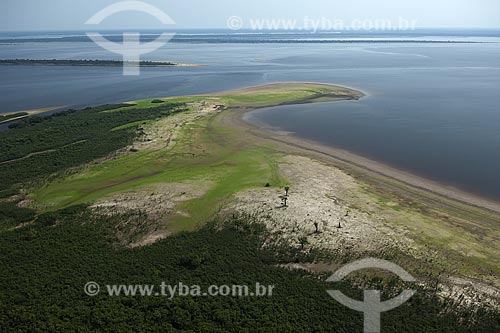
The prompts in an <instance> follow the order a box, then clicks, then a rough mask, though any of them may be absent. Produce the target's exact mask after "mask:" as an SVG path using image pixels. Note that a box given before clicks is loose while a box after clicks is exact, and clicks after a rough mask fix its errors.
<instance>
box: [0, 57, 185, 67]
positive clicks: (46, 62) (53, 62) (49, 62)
mask: <svg viewBox="0 0 500 333" xmlns="http://www.w3.org/2000/svg"><path fill="white" fill-rule="evenodd" d="M0 65H31V66H36V65H38V66H106V67H108V66H112V67H117V66H123V61H118V60H68V59H66V60H65V59H7V60H0ZM176 65H177V64H175V63H173V62H167V61H140V62H139V66H142V67H155V66H176Z"/></svg>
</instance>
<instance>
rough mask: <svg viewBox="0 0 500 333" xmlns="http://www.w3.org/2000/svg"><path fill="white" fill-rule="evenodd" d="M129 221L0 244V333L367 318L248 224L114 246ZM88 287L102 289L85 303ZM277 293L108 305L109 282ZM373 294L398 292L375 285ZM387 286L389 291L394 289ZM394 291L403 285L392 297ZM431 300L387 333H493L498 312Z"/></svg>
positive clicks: (340, 326)
mask: <svg viewBox="0 0 500 333" xmlns="http://www.w3.org/2000/svg"><path fill="white" fill-rule="evenodd" d="M128 218H129V216H125V215H117V216H107V217H102V216H101V217H99V216H95V215H93V214H91V213H90V212H89V211H88V210H87V209H85V207H84V206H76V207H72V208H70V209H65V210H62V211H58V212H52V213H47V214H44V215H41V216H40V217H38V219H37V221H36V223H34V224H33V225H31V226H29V227H25V228H22V229H20V230H16V231H10V232H3V233H2V234H1V237H0V247H1V248H2V251H1V252H0V331H2V332H14V331H30V332H34V331H42V332H47V331H58V332H61V331H80V332H152V331H162V332H172V331H191V332H263V331H268V332H300V331H307V332H310V331H316V332H331V331H338V332H361V331H362V325H363V319H362V315H361V313H358V312H355V311H352V310H349V309H348V308H346V307H344V306H342V305H340V304H339V303H337V302H335V301H334V300H333V299H332V298H330V296H328V294H327V293H326V290H328V289H340V290H342V291H343V292H344V293H346V294H349V295H351V296H352V297H356V298H357V299H362V295H361V292H360V290H357V289H356V288H352V287H350V286H349V284H347V283H341V284H335V285H329V284H326V283H324V282H322V281H324V277H322V276H318V275H316V274H312V273H308V272H306V271H303V270H289V269H284V268H279V267H277V265H278V264H280V263H288V262H301V261H304V260H307V261H309V260H311V258H310V256H311V255H314V254H311V255H309V256H304V255H303V254H302V252H300V251H298V250H297V249H290V248H287V247H282V246H275V247H262V244H263V243H264V242H265V241H266V239H267V238H268V237H269V235H267V234H266V232H265V230H264V229H263V228H262V227H261V226H259V225H257V224H254V223H252V219H251V218H249V217H236V218H233V219H231V220H228V221H226V223H224V224H221V223H218V224H213V223H210V224H208V225H206V226H205V227H204V228H202V229H200V230H198V231H196V232H192V233H180V234H178V235H175V236H172V237H170V238H168V239H165V240H163V241H160V242H158V243H156V244H154V245H152V246H149V247H146V248H139V249H126V248H120V247H117V246H116V243H115V242H116V239H115V237H114V233H115V231H116V229H117V228H119V226H120V225H121V223H122V221H123V220H127V219H128ZM89 281H95V282H97V283H99V284H100V285H101V293H100V294H99V295H98V296H96V297H89V296H87V295H85V294H84V291H83V287H84V285H85V284H86V283H87V282H89ZM161 282H165V283H167V284H172V285H177V284H178V283H180V282H182V283H183V284H184V285H199V286H200V287H201V288H202V290H206V288H207V287H208V286H210V285H232V284H239V285H248V286H250V287H252V286H254V285H255V283H256V282H259V283H260V284H262V285H275V289H274V291H273V296H272V297H247V298H238V297H192V296H188V297H174V298H173V299H172V300H169V299H168V298H165V297H154V296H153V297H140V296H136V297H132V296H129V297H127V296H120V297H110V296H108V295H107V294H106V288H105V286H106V285H108V284H132V285H135V284H141V285H142V284H148V285H156V286H158V285H160V284H161ZM370 283H371V284H372V285H373V286H379V285H381V284H384V285H386V286H389V285H391V284H393V283H394V281H392V280H391V279H390V278H388V279H386V280H384V281H381V280H377V279H373V280H372V281H371V282H370ZM389 289H390V288H389ZM394 289H395V290H396V289H398V288H396V287H395V288H394ZM451 306H452V304H443V303H441V302H440V301H439V300H438V299H436V298H435V297H434V296H432V295H429V294H426V293H425V292H418V293H417V295H416V296H415V297H414V298H412V299H411V300H410V302H408V303H406V304H405V305H403V306H402V307H400V308H398V309H396V310H394V311H391V312H388V313H384V314H383V315H382V325H383V329H384V332H461V333H465V332H475V333H477V332H492V328H494V327H497V328H498V327H499V325H500V323H499V319H498V316H497V317H495V316H494V315H493V314H491V313H487V312H482V313H469V312H467V311H460V310H457V311H456V312H449V311H443V309H446V308H449V307H451Z"/></svg>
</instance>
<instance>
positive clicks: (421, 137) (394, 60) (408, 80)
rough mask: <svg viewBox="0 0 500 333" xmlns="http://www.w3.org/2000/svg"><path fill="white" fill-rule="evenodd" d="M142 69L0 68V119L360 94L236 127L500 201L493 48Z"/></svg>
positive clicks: (358, 52)
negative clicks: (194, 98)
mask: <svg viewBox="0 0 500 333" xmlns="http://www.w3.org/2000/svg"><path fill="white" fill-rule="evenodd" d="M0 58H4V59H10V58H45V59H47V58H49V59H50V58H59V59H116V57H115V56H114V55H111V54H109V53H107V52H106V51H103V50H101V49H100V48H99V47H97V46H95V45H93V44H91V43H84V42H65V43H58V42H53V43H36V42H33V43H21V44H2V45H0ZM146 58H147V60H168V61H177V62H183V63H199V64H206V65H207V66H204V67H190V68H187V67H180V68H145V69H142V75H141V76H139V77H123V76H122V75H121V69H120V68H104V67H101V68H99V67H42V66H40V67H39V66H36V67H31V66H0V89H1V94H0V105H1V109H0V113H1V112H10V111H17V110H25V109H34V108H42V107H51V106H58V105H67V106H71V107H84V106H88V105H97V104H103V103H112V102H120V101H128V100H134V99H141V98H150V97H158V96H173V95H180V94H194V93H209V92H215V91H220V90H224V89H233V88H238V87H244V86H249V85H255V84H263V83H271V82H279V81H315V82H324V83H335V84H343V85H347V86H351V87H354V88H357V89H360V90H362V91H364V92H365V93H366V94H367V97H365V98H363V99H361V100H360V101H348V102H337V103H324V104H315V105H298V106H283V107H274V108H268V109H262V110H258V111H254V112H252V113H251V114H249V115H248V117H247V118H248V120H249V121H251V122H255V123H258V124H262V125H264V126H270V127H275V128H280V129H283V130H286V131H291V132H294V133H295V134H296V135H299V136H303V137H305V138H308V139H313V140H316V141H319V142H321V143H324V144H328V145H332V146H336V147H341V148H344V149H347V150H350V151H352V152H354V153H358V154H360V155H363V156H366V157H369V158H372V159H375V160H380V161H382V162H385V163H388V164H390V165H393V166H395V167H399V168H401V169H405V170H410V171H412V172H414V173H417V174H419V175H423V176H425V177H428V178H431V179H434V180H438V181H440V182H443V183H446V184H449V185H453V186H456V187H459V188H462V189H464V190H467V191H470V192H475V193H479V194H482V195H484V196H488V197H491V198H495V199H498V200H500V172H499V170H500V93H499V87H500V44H498V43H488V44H424V43H422V44H420V43H400V44H380V43H377V44H372V43H352V44H214V43H210V44H203V43H202V44H182V43H172V44H168V45H167V46H166V47H165V48H163V49H161V50H159V51H157V52H155V53H153V54H151V55H150V56H149V57H146Z"/></svg>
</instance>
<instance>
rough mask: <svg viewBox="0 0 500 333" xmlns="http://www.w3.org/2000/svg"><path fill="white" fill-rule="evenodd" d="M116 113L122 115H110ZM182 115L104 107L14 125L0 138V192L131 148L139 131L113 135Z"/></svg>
mask: <svg viewBox="0 0 500 333" xmlns="http://www.w3.org/2000/svg"><path fill="white" fill-rule="evenodd" d="M117 109H120V112H116V113H113V112H111V113H110V112H106V111H110V110H117ZM183 110H184V109H183V108H182V106H181V105H179V104H172V103H169V104H165V105H162V106H160V107H153V108H149V109H147V111H144V110H142V109H137V108H134V106H133V105H130V104H118V105H105V106H100V107H95V108H87V109H85V110H79V111H76V110H68V111H64V112H61V113H57V114H54V115H51V116H33V117H30V118H27V119H25V120H23V121H20V122H17V123H14V124H11V125H10V128H11V130H10V131H4V132H1V133H0V146H1V147H2V150H1V152H0V184H2V188H1V190H5V189H8V188H11V187H16V186H17V187H18V186H26V185H29V184H31V183H32V182H33V181H36V180H40V179H47V177H48V176H50V175H53V174H54V173H58V172H62V171H64V170H67V169H68V168H71V167H75V166H79V165H81V164H83V163H87V162H90V161H92V160H95V159H97V158H100V157H104V156H106V155H108V154H109V153H111V152H114V151H116V150H118V149H120V148H123V147H125V146H127V145H129V144H131V143H132V140H133V139H134V138H135V137H136V136H137V135H138V131H137V126H135V127H124V128H123V129H121V130H112V129H114V128H115V129H116V128H117V127H118V126H122V125H125V124H129V123H134V122H137V121H139V120H141V121H147V120H152V119H158V118H160V117H164V116H168V115H170V114H174V113H176V112H181V111H183Z"/></svg>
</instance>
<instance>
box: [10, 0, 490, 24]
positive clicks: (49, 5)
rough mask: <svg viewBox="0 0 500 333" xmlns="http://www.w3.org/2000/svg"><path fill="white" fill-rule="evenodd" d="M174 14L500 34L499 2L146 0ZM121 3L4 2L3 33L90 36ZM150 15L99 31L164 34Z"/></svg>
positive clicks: (121, 17) (211, 20) (125, 16)
mask: <svg viewBox="0 0 500 333" xmlns="http://www.w3.org/2000/svg"><path fill="white" fill-rule="evenodd" d="M143 1H144V2H147V3H149V4H151V5H154V6H156V7H157V8H159V9H161V10H162V11H163V12H165V13H166V14H168V15H169V16H170V17H171V18H172V19H173V20H174V21H175V22H176V25H175V27H174V29H189V28H226V27H227V21H228V18H229V17H231V16H239V17H241V18H242V20H243V22H245V25H244V27H247V26H246V25H247V24H248V23H246V22H249V20H252V19H288V20H303V18H304V17H306V16H307V17H310V18H312V19H321V18H323V17H325V18H327V19H330V20H343V21H346V22H350V21H352V20H376V19H383V20H396V19H398V18H399V17H402V18H404V19H407V20H416V22H417V28H430V27H432V28H500V1H499V0H341V1H340V0H248V1H246V0H143ZM116 2H119V1H118V0H1V1H0V31H30V30H42V31H44V30H85V29H87V30H88V28H87V26H85V24H84V23H85V22H86V21H87V20H88V19H89V18H90V17H92V16H93V15H94V14H95V13H97V12H98V11H100V10H101V9H103V8H104V7H106V6H108V5H110V4H113V3H116ZM162 27H163V26H162V25H161V24H160V23H159V22H158V21H157V20H156V19H155V18H153V17H151V16H149V15H148V14H145V13H137V12H134V13H132V12H128V13H118V14H115V15H113V16H112V17H109V18H107V19H106V20H105V21H103V23H102V25H101V26H100V27H99V29H101V28H102V29H103V30H104V29H130V28H136V29H159V28H162Z"/></svg>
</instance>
